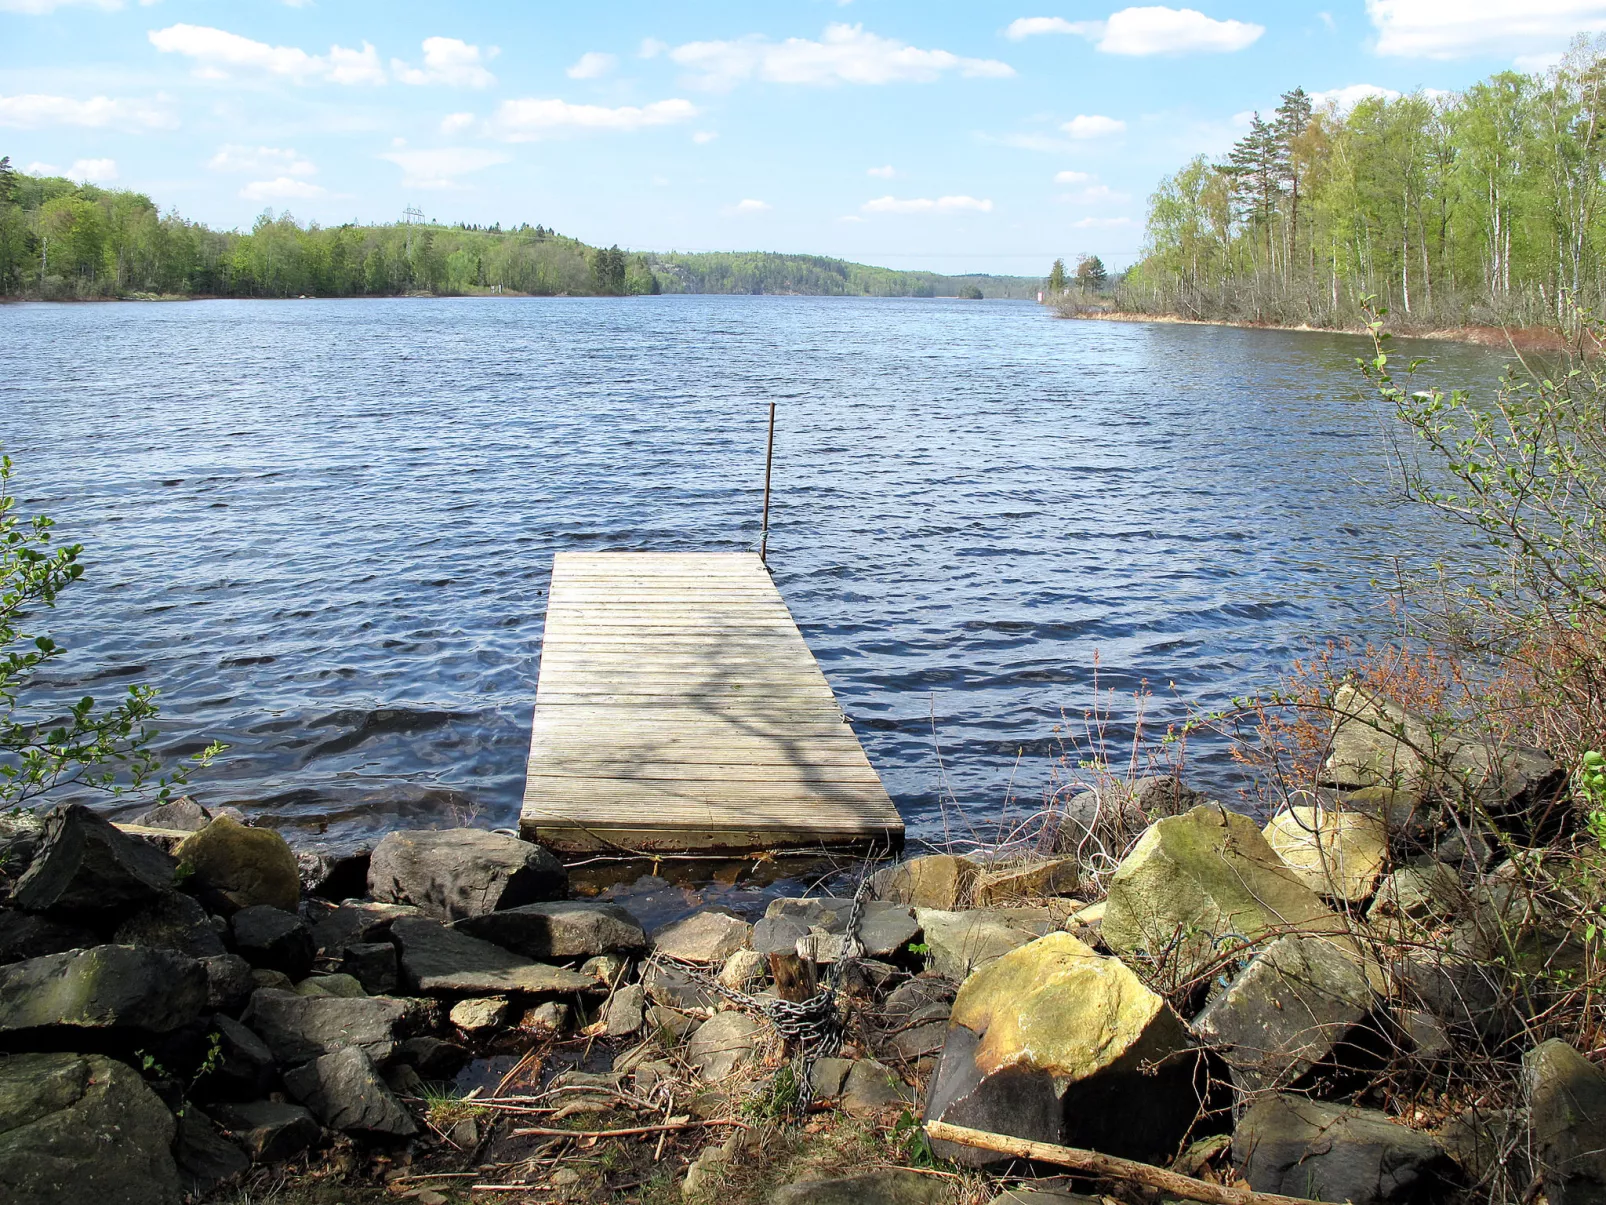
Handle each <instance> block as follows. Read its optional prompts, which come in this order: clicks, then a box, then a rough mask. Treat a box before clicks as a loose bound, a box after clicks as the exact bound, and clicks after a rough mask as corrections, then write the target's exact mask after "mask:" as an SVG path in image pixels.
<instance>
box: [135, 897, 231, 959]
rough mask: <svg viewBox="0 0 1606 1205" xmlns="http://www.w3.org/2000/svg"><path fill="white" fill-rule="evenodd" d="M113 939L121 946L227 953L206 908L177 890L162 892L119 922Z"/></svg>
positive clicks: (211, 954)
mask: <svg viewBox="0 0 1606 1205" xmlns="http://www.w3.org/2000/svg"><path fill="white" fill-rule="evenodd" d="M112 940H113V941H114V942H116V943H117V944H118V945H122V946H147V947H150V948H153V949H162V950H177V951H178V952H179V953H180V954H188V955H189V956H190V957H191V958H216V957H217V956H218V955H220V954H223V953H226V951H225V950H224V948H223V938H222V937H221V936H219V935H218V931H217V929H215V928H214V927H213V926H212V918H211V917H209V916H207V914H206V910H205V909H204V908H202V907H201V905H199V904H197V903H196V902H195V901H194V899H192V898H191V897H190V896H187V895H185V894H183V893H182V892H178V891H164V892H162V894H161V895H159V896H157V897H156V899H154V900H153V901H151V902H150V903H149V904H146V905H145V906H144V907H143V908H141V909H140V910H139V911H138V912H136V913H134V915H132V916H130V917H129V918H128V919H127V920H125V921H123V923H122V924H120V925H118V926H117V931H116V932H115V933H113V934H112Z"/></svg>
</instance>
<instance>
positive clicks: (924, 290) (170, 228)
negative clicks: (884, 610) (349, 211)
mask: <svg viewBox="0 0 1606 1205" xmlns="http://www.w3.org/2000/svg"><path fill="white" fill-rule="evenodd" d="M971 287H977V288H980V290H981V291H982V293H983V295H985V296H988V297H1020V298H1025V297H1031V296H1034V295H1035V291H1036V289H1037V288H1038V281H1037V280H1036V279H1035V278H1033V279H1026V278H1024V277H990V276H962V277H949V276H939V275H936V274H934V273H930V272H897V271H893V270H891V269H887V268H874V267H869V266H866V265H864V264H852V263H847V262H845V261H843V260H839V259H829V258H826V257H824V256H812V255H777V254H773V253H762V252H755V253H742V252H712V253H704V254H695V255H679V254H670V255H648V254H642V253H638V252H625V251H621V250H620V249H619V248H618V247H616V246H615V247H606V248H604V247H592V246H588V245H587V244H585V243H583V242H581V241H579V240H578V239H574V238H568V237H566V236H564V235H560V234H558V233H556V232H555V231H553V230H550V229H548V228H547V227H545V226H542V225H535V226H530V225H528V224H520V225H519V226H517V227H515V228H509V229H503V228H502V227H501V226H500V225H496V226H490V227H479V226H463V225H458V226H446V225H441V224H437V223H411V222H398V223H393V224H389V225H358V224H347V225H341V226H320V225H317V224H315V223H302V222H298V221H297V220H296V219H295V218H294V217H293V216H292V215H291V214H289V213H280V214H278V215H275V214H274V213H273V212H272V211H271V210H270V211H267V212H264V213H263V214H262V215H261V216H260V217H259V218H258V219H257V220H256V222H255V224H254V225H253V226H252V227H251V229H250V231H248V232H241V231H234V230H227V231H220V230H213V229H210V228H209V227H207V226H206V225H204V224H202V223H200V222H195V221H190V220H189V219H186V218H184V217H182V216H180V215H179V214H178V213H176V212H174V211H172V210H169V211H167V212H165V213H164V212H162V211H161V210H159V209H158V207H157V206H156V204H155V202H153V201H152V200H151V198H150V197H148V196H145V195H144V194H143V193H138V192H131V191H127V190H122V189H104V188H99V187H96V186H95V185H93V184H84V183H75V182H74V181H72V180H68V179H65V178H63V177H59V176H33V175H28V174H26V173H23V172H18V171H15V170H14V169H12V167H11V165H10V161H9V159H0V297H11V298H21V297H26V298H35V299H42V300H72V299H90V298H111V297H124V298H151V297H397V296H409V295H415V294H425V295H436V296H472V295H488V294H522V295H529V296H543V297H545V296H582V295H589V296H597V295H601V296H623V295H631V294H656V293H808V294H824V295H833V296H835V295H849V296H876V297H933V296H949V297H952V296H957V295H962V294H963V292H964V290H966V289H967V288H971Z"/></svg>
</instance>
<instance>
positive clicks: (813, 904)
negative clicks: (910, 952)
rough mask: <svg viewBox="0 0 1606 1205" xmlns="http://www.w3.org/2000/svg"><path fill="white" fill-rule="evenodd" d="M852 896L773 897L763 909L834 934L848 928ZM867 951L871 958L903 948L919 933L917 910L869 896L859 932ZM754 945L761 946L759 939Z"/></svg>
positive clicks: (769, 916) (774, 917)
mask: <svg viewBox="0 0 1606 1205" xmlns="http://www.w3.org/2000/svg"><path fill="white" fill-rule="evenodd" d="M852 912H853V901H852V900H851V899H834V898H831V897H829V896H826V897H820V898H815V899H778V900H771V901H770V905H769V907H768V908H767V909H765V911H764V918H765V920H781V919H790V920H795V921H800V922H801V923H803V924H804V925H806V926H808V927H809V928H811V929H823V930H825V931H826V932H827V933H830V934H832V935H834V936H840V935H842V934H844V933H846V932H847V927H848V921H849V919H851V917H852ZM856 936H857V937H858V940H859V944H860V946H862V947H863V950H864V953H865V954H866V955H868V956H869V957H871V958H887V957H890V956H892V955H894V954H897V953H899V952H900V951H902V950H904V949H905V948H906V947H907V946H908V945H909V943H910V942H912V941H914V940H915V938H917V937H919V936H920V926H919V925H918V924H917V923H916V922H915V917H914V911H913V909H912V908H910V907H909V906H908V905H907V904H894V903H887V902H883V901H880V900H866V901H865V902H864V904H863V906H862V907H861V909H860V916H859V927H858V933H857V934H856ZM754 948H755V949H757V948H759V947H758V945H757V942H756V930H755V944H754Z"/></svg>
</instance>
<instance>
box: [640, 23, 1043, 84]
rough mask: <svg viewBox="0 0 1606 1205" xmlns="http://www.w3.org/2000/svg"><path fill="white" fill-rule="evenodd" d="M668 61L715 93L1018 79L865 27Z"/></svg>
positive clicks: (692, 50)
mask: <svg viewBox="0 0 1606 1205" xmlns="http://www.w3.org/2000/svg"><path fill="white" fill-rule="evenodd" d="M669 57H670V58H671V59H672V60H673V61H674V62H675V63H677V64H679V65H680V66H682V67H684V68H686V69H687V70H688V71H691V72H692V73H693V80H694V82H695V83H696V84H697V86H698V87H701V88H708V89H714V90H723V89H727V88H733V87H735V86H736V85H737V84H739V83H742V82H744V81H746V80H755V79H756V80H763V81H766V82H768V83H773V84H900V83H929V82H930V81H932V80H936V79H940V78H941V77H942V76H943V75H945V74H947V73H949V72H957V73H958V74H959V75H963V76H983V77H992V78H999V77H1004V76H1011V75H1014V74H1015V70H1014V68H1013V67H1011V66H1010V65H1009V64H1008V63H1002V62H999V61H998V60H997V59H972V58H963V57H961V56H959V55H957V54H952V53H950V52H949V51H946V50H921V49H920V48H918V47H915V46H910V45H907V44H906V43H903V42H899V41H897V40H895V39H893V38H883V37H880V36H878V35H876V34H873V33H866V32H865V30H864V26H862V25H846V24H840V23H839V24H833V25H828V26H826V28H825V33H824V35H823V36H822V37H821V39H820V40H819V41H818V42H815V41H811V40H810V39H808V38H787V39H786V40H785V41H784V42H773V41H771V40H769V39H768V38H764V37H760V36H758V35H756V34H755V35H753V36H751V37H746V38H739V39H735V40H733V41H723V42H687V43H685V44H684V45H682V46H676V47H675V48H674V49H672V50H671V51H670V52H669Z"/></svg>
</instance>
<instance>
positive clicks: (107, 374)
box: [0, 297, 1495, 840]
mask: <svg viewBox="0 0 1606 1205" xmlns="http://www.w3.org/2000/svg"><path fill="white" fill-rule="evenodd" d="M1361 350H1362V346H1361V343H1360V341H1359V340H1356V339H1351V338H1347V337H1342V336H1325V335H1311V334H1297V333H1280V332H1267V331H1240V330H1230V329H1224V328H1212V327H1190V326H1151V325H1124V324H1114V323H1093V322H1083V323H1072V322H1061V321H1056V320H1053V319H1051V318H1049V317H1047V316H1046V315H1045V314H1044V313H1043V312H1042V311H1041V310H1039V309H1038V308H1037V307H1035V306H1032V305H1029V304H1023V303H1004V302H997V303H992V302H989V303H980V304H978V303H967V302H954V301H929V300H928V301H920V300H853V299H834V298H773V297H763V298H746V297H675V298H660V299H631V300H609V299H584V300H581V299H575V300H567V299H546V300H517V301H514V300H499V301H471V300H463V301H447V300H442V301H417V300H407V301H327V302H325V301H303V302H263V303H251V302H196V303H188V304H174V305H104V306H89V305H83V306H11V307H5V308H0V439H3V441H4V443H5V445H6V447H7V449H8V450H9V451H10V452H11V454H12V455H13V456H14V457H15V459H16V460H17V462H18V481H17V487H18V488H17V493H18V494H19V496H20V497H21V498H22V499H23V500H24V505H25V507H26V508H27V509H30V510H31V509H42V510H45V511H47V512H49V513H51V514H52V515H54V516H56V517H57V518H58V519H59V521H60V527H61V531H62V533H63V534H64V535H66V536H69V537H71V538H75V539H81V540H83V541H84V542H85V543H86V544H87V545H88V548H89V551H88V556H87V561H88V568H89V572H88V576H87V578H86V579H85V581H84V583H83V584H82V585H80V586H78V587H75V588H74V589H73V590H72V591H71V592H70V593H69V594H68V595H66V596H65V597H64V599H63V601H62V605H61V607H60V608H59V610H58V612H57V614H56V616H55V617H54V620H53V628H54V631H55V633H56V634H57V635H58V637H60V638H63V639H64V640H65V641H66V642H67V643H68V644H69V645H70V646H71V647H72V649H73V656H72V659H71V661H70V663H69V668H68V669H67V670H66V671H63V673H62V674H58V676H57V680H56V681H57V685H60V686H61V687H63V688H64V689H67V688H70V689H72V690H74V691H84V690H87V691H90V692H92V693H99V694H110V693H112V692H116V691H120V690H122V689H124V688H125V686H126V684H127V683H128V682H130V681H138V680H145V681H149V682H151V683H154V684H156V685H159V686H160V687H161V689H162V692H163V705H164V726H165V730H166V735H165V737H164V739H165V740H166V742H167V745H168V747H169V748H171V749H173V750H175V751H189V750H193V749H195V748H198V747H199V746H200V745H201V744H203V743H204V742H205V740H207V739H209V738H213V737H216V738H219V739H221V740H224V741H226V742H227V743H228V744H229V745H230V749H229V751H228V753H227V754H226V755H225V756H224V757H223V758H222V759H221V761H220V762H219V763H218V764H217V766H216V767H215V768H214V769H213V770H212V771H211V772H209V773H208V774H207V775H206V776H205V777H204V779H202V780H201V781H200V782H199V783H198V789H197V791H196V794H197V795H198V796H199V797H201V798H202V799H203V801H206V802H211V803H225V802H236V803H241V804H243V805H244V806H246V807H248V808H250V809H252V810H255V811H259V812H267V813H269V814H271V815H273V816H274V817H276V819H277V820H278V822H279V823H281V824H287V825H289V826H290V828H291V829H293V830H296V831H299V832H301V833H302V834H303V838H304V839H308V840H310V839H312V835H313V834H314V833H315V832H316V831H317V830H318V829H319V828H320V826H323V825H327V826H328V828H329V837H330V839H339V838H345V837H351V836H355V835H357V834H358V833H361V832H365V831H370V830H376V829H382V828H385V827H387V826H391V825H394V824H397V823H398V822H419V821H423V822H438V821H441V820H443V819H445V818H447V817H448V816H450V815H451V814H453V813H454V812H455V813H456V814H458V815H461V816H472V817H475V818H477V821H478V822H479V823H482V824H484V823H493V824H511V823H513V822H514V819H515V817H516V814H517V808H518V800H519V795H520V791H521V788H522V783H523V771H524V757H525V752H526V745H527V740H528V735H527V725H528V722H529V716H530V708H531V704H532V701H533V698H534V694H535V682H536V675H537V670H538V666H539V661H540V654H541V626H542V618H543V613H544V605H545V590H546V586H547V578H548V573H549V571H550V567H551V562H552V554H553V553H554V551H556V550H558V549H566V548H574V549H593V550H594V549H608V548H638V549H663V550H673V549H739V548H748V547H751V546H753V544H754V542H755V540H756V538H757V534H758V516H759V494H760V489H761V485H762V471H763V440H764V423H765V414H766V406H767V403H768V402H769V401H771V400H774V401H776V402H778V403H779V410H780V419H779V431H778V434H777V440H776V466H777V467H776V479H775V481H776V501H775V509H774V530H773V532H772V535H771V541H770V550H771V562H772V565H773V567H774V570H775V578H776V581H777V583H778V584H779V586H780V588H781V590H782V592H783V594H784V595H785V597H786V600H787V602H788V603H789V604H790V605H791V607H792V610H793V612H794V614H795V615H796V616H797V619H798V621H799V623H800V624H801V626H802V628H803V631H804V634H805V636H806V637H807V638H808V641H809V644H810V646H811V647H812V648H813V649H814V652H815V654H816V656H818V658H819V659H820V662H821V664H822V666H823V668H824V670H825V672H826V674H827V676H828V677H829V678H830V680H831V683H832V685H833V686H834V687H835V688H836V691H837V694H838V697H839V698H840V700H841V702H842V704H843V706H844V708H845V709H846V711H847V713H848V715H849V717H850V718H851V719H852V721H853V723H854V726H855V728H856V729H857V731H858V733H859V735H860V737H861V738H862V740H863V742H864V744H865V747H866V749H867V751H868V752H869V755H870V759H871V761H872V762H873V763H874V764H875V766H876V768H877V769H878V770H879V771H880V772H881V774H882V776H883V778H884V779H885V781H886V784H887V787H888V789H889V790H890V791H891V793H892V795H893V797H894V798H895V799H896V800H897V801H898V803H899V805H900V807H901V808H902V809H903V812H904V815H905V817H906V818H907V819H908V821H909V822H910V824H911V828H912V831H913V832H915V833H917V834H921V833H924V834H931V833H933V832H935V831H937V829H938V828H939V827H940V823H939V820H938V806H937V801H938V799H939V797H941V796H942V795H944V794H947V793H948V792H951V793H952V796H953V797H954V798H956V799H957V800H958V801H960V802H961V803H963V804H964V805H966V806H967V807H968V808H969V809H971V810H972V811H973V812H974V813H976V814H979V815H989V814H995V813H996V812H997V810H998V809H999V807H1000V806H1001V805H1002V803H1003V801H1004V799H1005V797H1006V794H1007V793H1008V792H1009V791H1010V790H1011V789H1013V791H1014V793H1015V794H1016V795H1017V796H1019V797H1021V798H1022V799H1024V800H1027V801H1030V800H1031V799H1032V798H1034V797H1036V796H1039V795H1040V793H1041V790H1042V788H1043V786H1044V784H1045V783H1046V782H1047V780H1048V767H1049V763H1050V761H1051V759H1052V757H1053V756H1054V754H1055V753H1056V752H1057V751H1058V741H1057V740H1056V737H1055V729H1056V726H1057V725H1058V724H1059V723H1060V721H1061V717H1062V713H1063V714H1069V715H1071V716H1073V717H1079V716H1080V714H1081V713H1082V712H1083V710H1084V709H1085V708H1086V707H1087V705H1088V704H1089V702H1090V700H1091V687H1092V672H1093V667H1094V657H1095V654H1097V655H1098V657H1099V660H1100V663H1101V666H1102V668H1101V671H1100V684H1101V685H1102V686H1104V687H1107V688H1111V689H1114V690H1116V691H1117V692H1125V691H1130V690H1131V689H1133V688H1134V687H1135V686H1136V684H1137V683H1138V682H1139V680H1142V679H1146V680H1147V681H1148V682H1149V683H1151V684H1152V685H1153V686H1154V688H1155V690H1156V698H1155V700H1154V702H1153V704H1152V706H1151V713H1152V714H1153V715H1154V716H1155V717H1156V718H1158V719H1159V720H1161V722H1162V723H1163V721H1164V719H1165V718H1166V717H1168V716H1175V715H1177V714H1179V713H1180V708H1181V703H1180V702H1179V700H1191V701H1194V702H1197V703H1198V704H1201V705H1204V706H1212V705H1219V704H1221V703H1222V702H1224V701H1225V700H1227V699H1229V698H1231V697H1232V696H1234V695H1237V694H1242V693H1245V692H1247V691H1249V690H1251V689H1254V688H1256V687H1259V686H1263V685H1266V684H1267V683H1268V682H1270V681H1272V680H1273V679H1274V678H1275V676H1276V675H1277V673H1278V672H1279V670H1280V669H1281V668H1283V667H1284V666H1285V665H1286V664H1287V662H1288V660H1289V659H1290V658H1291V657H1292V656H1294V655H1297V654H1298V653H1300V652H1303V651H1305V650H1307V649H1309V648H1311V647H1312V646H1315V645H1319V644H1320V643H1322V642H1323V641H1325V640H1327V639H1329V638H1332V637H1343V636H1362V637H1364V636H1366V635H1368V634H1376V633H1379V632H1383V631H1386V630H1387V620H1386V616H1385V615H1384V614H1383V613H1382V611H1381V609H1380V595H1379V594H1378V593H1377V592H1376V591H1375V590H1374V589H1373V587H1372V585H1371V580H1372V579H1373V578H1375V577H1378V576H1386V575H1387V574H1389V573H1390V572H1391V568H1390V566H1391V563H1392V558H1394V557H1396V556H1399V557H1404V558H1414V559H1420V558H1422V557H1425V556H1431V555H1433V554H1435V553H1436V552H1437V551H1439V550H1438V548H1437V547H1436V546H1435V545H1434V544H1433V543H1432V540H1433V539H1435V538H1436V536H1435V535H1434V534H1433V533H1431V532H1427V531H1424V530H1421V529H1415V530H1413V527H1412V523H1413V522H1415V520H1414V519H1413V517H1412V516H1411V515H1409V514H1407V513H1405V512H1402V511H1400V510H1398V509H1396V508H1394V507H1392V506H1391V505H1390V504H1389V502H1388V499H1387V488H1386V479H1385V462H1384V458H1383V453H1382V448H1383V445H1382V438H1381V426H1380V419H1379V418H1378V416H1377V413H1376V411H1375V410H1374V409H1373V408H1372V407H1371V406H1370V405H1369V404H1367V402H1366V401H1365V394H1364V391H1363V389H1362V387H1361V386H1362V382H1361V381H1360V379H1359V377H1358V374H1357V372H1356V370H1355V367H1354V357H1355V356H1356V355H1357V354H1358V353H1359V352H1360V351H1361ZM1411 350H1412V353H1413V354H1424V353H1426V354H1432V355H1435V356H1438V357H1441V358H1442V359H1441V362H1440V365H1439V367H1438V369H1437V371H1439V372H1441V373H1442V374H1443V375H1444V376H1445V377H1446V379H1451V380H1455V381H1458V382H1462V381H1485V380H1488V379H1489V378H1490V376H1491V375H1492V371H1493V367H1494V365H1495V361H1493V360H1492V359H1491V358H1490V357H1489V356H1488V355H1487V354H1486V353H1483V352H1480V351H1476V350H1472V349H1467V348H1461V347H1457V346H1454V345H1447V344H1418V345H1413V346H1412V349H1411ZM67 673H72V674H75V675H76V677H73V678H71V679H70V680H69V679H68V678H67V677H65V676H64V675H65V674H67ZM934 729H935V740H934ZM1120 735H1121V734H1120V732H1119V730H1118V731H1117V732H1116V736H1117V737H1118V738H1119V736H1120ZM939 744H940V749H941V755H942V766H944V767H945V768H946V780H944V777H943V772H942V770H940V768H939V763H938V757H937V748H938V745H939ZM1190 756H1191V759H1192V769H1191V771H1190V773H1191V776H1192V777H1193V778H1195V779H1196V780H1198V781H1200V782H1201V783H1203V784H1204V785H1207V786H1210V787H1213V788H1214V789H1216V790H1218V791H1223V792H1229V791H1233V790H1235V789H1236V788H1237V786H1238V783H1237V780H1236V779H1235V777H1234V772H1233V770H1232V769H1231V767H1230V765H1229V763H1228V762H1227V761H1226V759H1225V758H1224V757H1223V755H1222V751H1221V750H1220V749H1219V748H1212V747H1210V746H1208V745H1202V744H1195V746H1194V747H1193V748H1192V750H1191V751H1190ZM1011 783H1013V788H1011Z"/></svg>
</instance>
